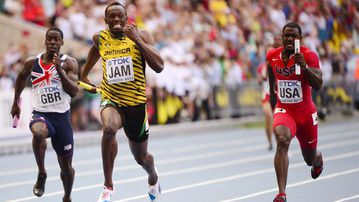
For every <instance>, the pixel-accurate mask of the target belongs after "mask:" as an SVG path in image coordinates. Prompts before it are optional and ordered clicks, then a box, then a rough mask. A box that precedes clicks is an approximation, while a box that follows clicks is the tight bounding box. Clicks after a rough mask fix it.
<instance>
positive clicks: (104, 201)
mask: <svg viewBox="0 0 359 202" xmlns="http://www.w3.org/2000/svg"><path fill="white" fill-rule="evenodd" d="M112 193H113V190H112V189H111V188H109V187H106V186H105V185H104V186H103V190H102V193H101V195H100V197H99V198H98V200H97V202H111V195H112Z"/></svg>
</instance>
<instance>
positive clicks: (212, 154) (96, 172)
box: [0, 144, 273, 189]
mask: <svg viewBox="0 0 359 202" xmlns="http://www.w3.org/2000/svg"><path fill="white" fill-rule="evenodd" d="M264 147H265V144H259V145H256V146H248V147H243V148H237V149H227V150H222V151H219V152H218V151H214V152H210V153H203V154H195V155H188V156H182V157H176V158H168V159H161V160H157V161H156V165H157V166H159V165H167V164H171V163H180V162H186V161H194V160H200V159H208V158H213V157H221V156H226V155H229V154H237V153H239V152H250V151H255V150H260V149H263V148H264ZM270 156H273V155H272V154H270ZM266 158H267V157H266ZM251 159H252V158H251ZM138 167H139V166H138V165H137V164H131V165H125V166H119V167H115V168H114V169H113V172H114V173H115V172H118V171H124V170H132V169H137V168H138ZM102 172H103V171H102V169H97V170H92V171H85V172H78V173H76V176H75V177H76V179H78V178H79V177H85V176H91V175H102ZM56 180H60V177H59V176H53V177H48V178H47V180H46V181H47V183H48V182H51V181H56ZM33 183H34V180H26V181H17V182H13V183H6V184H0V189H4V188H10V187H18V186H23V185H29V184H33Z"/></svg>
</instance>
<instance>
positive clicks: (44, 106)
mask: <svg viewBox="0 0 359 202" xmlns="http://www.w3.org/2000/svg"><path fill="white" fill-rule="evenodd" d="M41 55H42V54H39V55H38V56H36V59H35V62H34V64H33V66H32V70H31V82H32V97H33V101H32V106H33V109H34V110H35V111H38V112H57V113H64V112H66V111H68V110H69V109H70V102H71V97H70V95H68V94H67V93H66V92H65V91H64V90H63V88H62V84H61V80H60V77H59V75H58V73H57V71H56V68H55V66H54V65H53V64H49V65H44V64H43V62H42V59H41ZM66 57H67V55H62V56H61V60H65V59H66Z"/></svg>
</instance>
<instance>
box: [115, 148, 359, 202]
mask: <svg viewBox="0 0 359 202" xmlns="http://www.w3.org/2000/svg"><path fill="white" fill-rule="evenodd" d="M354 156H359V151H356V152H350V153H344V154H339V155H335V156H329V157H327V158H326V162H328V161H334V160H340V159H344V158H350V157H354ZM305 166H307V165H306V164H305V163H296V164H293V165H290V166H289V168H299V167H305ZM353 170H355V172H358V171H359V168H356V169H353ZM272 172H274V168H268V169H262V170H257V171H253V172H247V173H243V174H239V175H233V176H229V177H224V178H218V179H213V180H208V181H204V182H199V183H194V184H189V185H184V186H180V187H175V188H172V189H167V190H164V191H162V194H166V193H171V192H176V191H181V190H185V189H191V188H195V187H200V186H207V185H211V184H217V183H222V182H227V181H232V180H238V179H240V178H245V177H251V176H256V175H261V174H266V173H272ZM353 172H354V171H353ZM342 173H346V174H350V173H347V171H345V172H342ZM351 173H352V172H351ZM332 175H333V174H331V175H330V176H332ZM327 176H329V175H327ZM323 178H326V176H324V177H322V176H321V177H320V178H318V179H323ZM318 179H316V180H312V179H310V180H306V181H305V182H307V181H308V182H314V181H318ZM296 184H298V183H294V184H292V185H288V186H287V188H288V187H289V186H294V185H295V186H299V185H296ZM276 190H277V188H273V189H270V192H273V191H276ZM146 197H148V195H138V196H134V197H130V198H125V199H121V200H118V201H114V202H125V201H133V200H137V199H141V198H146ZM223 202H224V201H223Z"/></svg>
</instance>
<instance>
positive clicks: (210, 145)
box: [0, 136, 263, 177]
mask: <svg viewBox="0 0 359 202" xmlns="http://www.w3.org/2000/svg"><path fill="white" fill-rule="evenodd" d="M256 142H263V137H262V136H260V137H259V136H256V137H250V138H243V139H240V140H237V139H235V140H224V141H217V142H216V143H202V144H198V145H193V146H192V145H190V146H188V145H186V146H183V147H177V148H176V149H170V150H169V151H165V150H157V151H151V153H152V154H153V155H155V156H156V157H157V156H159V155H163V154H168V153H169V152H171V153H175V154H176V153H180V154H183V153H185V152H193V151H195V150H200V149H208V148H211V149H214V148H221V147H228V146H238V145H244V144H253V143H256ZM132 159H133V156H132V155H131V154H129V155H126V156H121V157H119V158H118V159H116V160H120V161H123V160H132ZM99 163H102V160H101V157H99V158H97V159H91V160H81V161H76V157H74V163H73V166H74V167H77V166H87V165H92V164H99ZM58 168H59V165H58V164H51V165H46V170H48V171H49V170H56V169H58ZM34 171H35V172H36V171H37V167H32V168H24V169H16V170H10V171H1V172H0V177H1V176H10V175H18V174H26V173H33V172H34Z"/></svg>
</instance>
